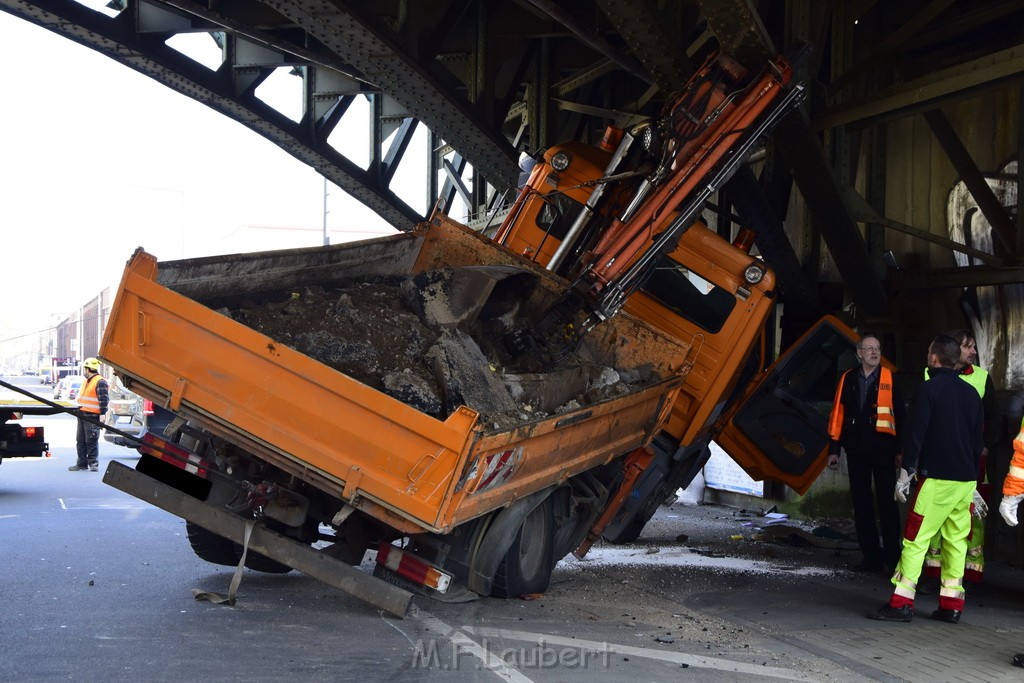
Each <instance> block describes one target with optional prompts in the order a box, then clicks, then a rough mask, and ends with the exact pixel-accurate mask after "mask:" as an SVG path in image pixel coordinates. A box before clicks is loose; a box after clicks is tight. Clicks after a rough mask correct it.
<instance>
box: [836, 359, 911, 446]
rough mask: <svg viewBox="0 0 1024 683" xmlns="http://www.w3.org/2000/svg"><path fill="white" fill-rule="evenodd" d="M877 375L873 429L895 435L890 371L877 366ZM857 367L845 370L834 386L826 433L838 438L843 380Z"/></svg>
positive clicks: (841, 419) (841, 415)
mask: <svg viewBox="0 0 1024 683" xmlns="http://www.w3.org/2000/svg"><path fill="white" fill-rule="evenodd" d="M879 370H880V372H879V375H878V405H876V406H875V431H877V432H881V433H883V434H891V435H893V436H896V416H895V415H894V414H893V400H892V371H890V370H889V368H885V367H882V368H879ZM856 371H857V368H854V369H852V370H847V371H846V372H844V373H843V376H842V377H840V378H839V386H838V387H836V397H835V400H834V401H833V403H832V414H831V415H830V416H829V418H828V435H829V436H830V437H831V438H833V439H835V440H836V441H838V440H839V437H841V436H842V435H843V401H842V397H843V382H845V381H846V376H847V375H849V374H850V373H851V372H856Z"/></svg>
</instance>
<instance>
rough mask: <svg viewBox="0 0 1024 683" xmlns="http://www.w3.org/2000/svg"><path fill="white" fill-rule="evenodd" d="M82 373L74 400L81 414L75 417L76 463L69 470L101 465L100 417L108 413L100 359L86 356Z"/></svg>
mask: <svg viewBox="0 0 1024 683" xmlns="http://www.w3.org/2000/svg"><path fill="white" fill-rule="evenodd" d="M82 372H83V373H84V374H85V381H84V382H82V389H81V391H79V392H78V398H77V399H76V400H77V402H78V412H80V413H82V415H83V416H84V419H83V418H79V420H78V438H77V444H76V445H77V446H78V462H77V463H75V464H74V465H72V466H71V467H69V468H68V470H70V471H72V472H85V471H86V470H88V471H90V472H96V471H98V470H99V468H100V417H102V415H103V414H104V413H105V412H107V400H108V391H107V380H105V379H103V378H102V377H101V376H100V374H99V372H100V362H99V360H97V359H96V358H86V359H85V361H83V362H82Z"/></svg>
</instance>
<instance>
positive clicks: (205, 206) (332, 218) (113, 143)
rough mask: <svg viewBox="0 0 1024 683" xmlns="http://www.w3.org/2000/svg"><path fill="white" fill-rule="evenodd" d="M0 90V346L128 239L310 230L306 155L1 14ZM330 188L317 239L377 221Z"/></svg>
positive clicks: (117, 260) (245, 242)
mask: <svg viewBox="0 0 1024 683" xmlns="http://www.w3.org/2000/svg"><path fill="white" fill-rule="evenodd" d="M296 80H298V79H296ZM0 88H2V92H3V93H4V104H3V106H2V107H0V155H2V163H0V234H2V243H0V254H2V259H0V273H2V277H0V280H2V281H3V283H4V285H5V286H4V292H3V296H0V357H2V356H3V355H4V346H5V344H4V342H6V341H7V340H10V339H12V338H20V337H22V336H24V335H30V334H31V333H33V332H35V331H36V330H39V329H42V328H45V327H48V326H49V325H50V324H51V322H52V321H53V320H54V316H57V320H60V319H63V318H64V317H66V316H67V315H68V314H69V313H70V312H71V311H72V310H74V309H77V308H78V307H80V306H81V305H82V304H84V303H85V302H87V301H88V300H90V299H92V298H93V297H94V296H95V295H96V294H97V293H98V292H99V291H100V290H101V289H103V288H104V287H106V286H113V285H116V284H117V282H118V281H119V280H120V276H121V271H122V269H123V267H124V263H125V261H126V260H127V259H128V257H129V256H130V255H131V254H132V252H133V251H134V249H135V248H136V247H137V246H142V247H144V248H145V249H146V250H147V251H149V252H151V253H153V254H155V255H156V256H157V257H158V258H160V259H177V258H182V257H183V256H184V257H193V256H202V255H208V254H214V253H232V252H241V251H254V250H260V249H267V248H288V247H296V246H316V245H319V244H322V241H323V238H322V229H323V187H324V186H323V179H322V177H321V176H320V175H319V174H317V173H316V172H314V171H313V170H312V169H311V168H309V167H308V166H306V165H304V164H302V163H300V162H299V161H297V160H296V159H294V158H293V157H291V156H289V155H288V154H286V153H285V152H284V151H282V150H281V149H279V148H278V147H277V146H275V145H273V144H272V143H270V142H268V141H267V140H265V139H264V138H262V137H260V136H259V135H257V134H256V133H253V132H251V131H250V130H249V129H247V128H245V127H243V126H242V125H241V124H238V123H236V122H234V121H232V120H230V119H228V118H226V117H224V116H222V115H220V114H218V113H216V112H214V111H213V110H212V109H209V108H208V107H206V106H204V105H202V104H199V103H198V102H195V101H193V100H191V99H189V98H187V97H185V96H183V95H179V94H178V93H175V92H174V91H172V90H170V89H169V88H167V87H165V86H163V85H161V84H159V83H157V82H156V81H153V80H152V79H150V78H148V77H146V76H143V75H141V74H138V73H136V72H134V71H132V70H130V69H128V68H126V67H124V66H122V65H120V64H118V63H116V62H114V61H112V60H110V59H108V58H107V57H104V56H102V55H100V54H99V53H97V52H95V51H93V50H90V49H88V48H84V47H81V46H79V45H78V44H76V43H74V42H72V41H70V40H68V39H66V38H63V37H61V36H58V35H56V34H53V33H51V32H49V31H46V30H44V29H41V28H38V27H36V26H35V25H33V24H30V23H28V22H26V21H24V20H22V19H18V18H15V17H13V16H11V15H8V14H6V13H4V12H0ZM330 187H331V189H330V190H329V192H328V228H329V231H330V234H331V242H332V243H339V242H341V241H344V240H345V239H346V238H348V239H361V238H365V237H372V236H376V235H379V234H386V233H388V232H390V229H389V227H388V226H387V225H386V224H385V223H384V221H383V220H381V219H380V218H379V217H378V216H377V215H376V214H374V213H373V212H371V211H370V210H369V209H366V208H365V207H364V206H363V205H362V204H359V203H358V202H356V201H355V200H353V199H351V198H350V197H348V196H347V195H345V194H344V193H342V192H341V190H339V189H337V188H335V187H334V186H333V185H332V186H330ZM268 228H270V229H268ZM343 230H347V231H351V233H350V234H349V235H345V234H343V233H342V231H343ZM6 346H8V347H9V346H10V343H7V344H6Z"/></svg>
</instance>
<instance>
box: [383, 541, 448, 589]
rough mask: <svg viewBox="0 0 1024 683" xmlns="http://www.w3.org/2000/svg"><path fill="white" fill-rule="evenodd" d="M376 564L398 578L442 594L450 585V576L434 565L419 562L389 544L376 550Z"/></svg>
mask: <svg viewBox="0 0 1024 683" xmlns="http://www.w3.org/2000/svg"><path fill="white" fill-rule="evenodd" d="M377 564H379V565H380V566H382V567H386V568H388V569H390V570H391V571H393V572H395V573H396V574H398V575H399V576H404V577H405V578H407V579H409V580H410V581H412V582H413V583H416V584H419V585H420V586H426V587H427V588H433V589H434V590H436V591H437V592H438V593H444V592H446V591H447V590H448V587H449V586H450V585H451V583H452V577H451V575H450V574H446V573H445V572H443V571H441V570H440V569H438V568H436V567H435V566H434V565H432V564H430V563H429V562H426V561H425V560H421V559H420V558H418V557H416V556H415V555H413V554H412V553H407V552H405V551H404V550H400V549H399V548H396V547H395V546H393V545H391V544H390V543H381V544H380V547H379V548H377Z"/></svg>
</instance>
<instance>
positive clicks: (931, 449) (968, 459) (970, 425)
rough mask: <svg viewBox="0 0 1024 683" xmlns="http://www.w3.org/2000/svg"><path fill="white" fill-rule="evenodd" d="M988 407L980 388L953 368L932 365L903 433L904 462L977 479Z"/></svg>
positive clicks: (938, 474)
mask: <svg viewBox="0 0 1024 683" xmlns="http://www.w3.org/2000/svg"><path fill="white" fill-rule="evenodd" d="M984 426H985V411H984V409H983V408H982V405H981V398H980V397H979V396H978V392H977V390H975V388H974V387H972V386H971V385H970V384H968V383H967V382H965V381H963V380H962V379H960V377H959V376H958V374H957V372H956V371H955V370H953V369H952V368H932V369H931V379H929V380H928V381H927V382H923V383H922V384H921V386H919V387H918V389H917V393H916V394H915V395H914V402H913V405H912V406H911V408H910V416H909V420H908V424H907V430H906V431H905V432H904V434H905V438H904V444H903V466H904V467H906V468H908V469H909V468H911V467H914V468H916V469H917V470H918V472H920V473H921V475H922V476H925V477H934V478H935V479H947V480H949V481H975V480H976V479H977V478H978V467H979V465H980V463H981V450H982V448H983V447H984V443H983V442H982V435H983V432H984Z"/></svg>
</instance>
